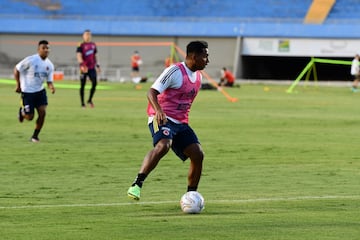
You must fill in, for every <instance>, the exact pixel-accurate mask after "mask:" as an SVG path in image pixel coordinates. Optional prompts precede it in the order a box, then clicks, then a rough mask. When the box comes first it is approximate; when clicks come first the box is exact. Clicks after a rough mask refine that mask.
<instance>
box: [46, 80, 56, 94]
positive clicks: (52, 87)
mask: <svg viewBox="0 0 360 240" xmlns="http://www.w3.org/2000/svg"><path fill="white" fill-rule="evenodd" d="M47 86H48V88H49V89H50V91H51V93H52V94H54V93H55V87H54V84H53V83H52V82H48V83H47Z"/></svg>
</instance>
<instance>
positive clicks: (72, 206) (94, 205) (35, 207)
mask: <svg viewBox="0 0 360 240" xmlns="http://www.w3.org/2000/svg"><path fill="white" fill-rule="evenodd" d="M331 199H353V200H359V199H360V195H353V196H332V195H329V196H300V197H278V198H254V199H233V200H208V201H206V203H215V204H217V203H255V202H277V201H301V200H331ZM178 202H179V201H158V202H153V201H149V202H135V201H134V202H126V203H88V204H86V203H85V204H58V205H23V206H8V207H5V206H0V209H45V208H76V207H116V206H130V205H158V204H175V203H178Z"/></svg>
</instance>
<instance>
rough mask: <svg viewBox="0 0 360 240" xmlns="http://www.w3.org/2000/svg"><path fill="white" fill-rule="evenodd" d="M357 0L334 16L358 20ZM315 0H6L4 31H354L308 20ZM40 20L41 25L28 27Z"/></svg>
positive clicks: (346, 1)
mask: <svg viewBox="0 0 360 240" xmlns="http://www.w3.org/2000/svg"><path fill="white" fill-rule="evenodd" d="M354 1H355V0H342V1H337V2H336V4H335V5H334V8H333V10H332V11H331V12H330V14H329V17H330V18H331V19H337V18H341V19H344V18H352V19H354V18H355V17H356V16H357V12H358V11H356V10H353V9H352V10H351V11H347V12H346V10H343V9H348V10H350V8H351V7H353V6H354V5H355V4H354ZM311 3H312V0H293V1H291V4H289V1H288V0H242V1H234V0H208V1H206V0H192V1H191V0H184V1H162V0H154V1H147V0H139V1H136V2H134V1H132V0H122V1H116V0H101V1H100V0H80V1H72V0H22V1H21V0H17V1H16V0H5V1H2V4H1V8H0V18H1V21H2V24H1V26H0V32H3V33H29V32H31V33H52V34H56V33H61V34H74V33H77V32H79V30H81V29H82V28H83V25H84V22H86V23H87V24H88V25H90V26H91V28H92V29H94V31H96V32H98V33H99V34H108V35H145V36H146V35H167V36H171V35H179V36H184V35H188V36H189V35H199V36H203V35H207V36H228V37H233V36H294V37H301V36H304V37H308V36H313V37H322V36H323V37H329V36H331V35H335V37H339V36H340V35H342V34H344V32H346V31H344V29H345V30H348V29H349V30H350V27H351V26H352V24H351V26H347V25H345V26H343V28H341V27H339V26H338V25H337V24H336V25H335V26H334V25H332V24H331V21H327V22H325V24H327V25H329V28H331V30H329V29H328V28H327V27H325V28H321V29H320V28H318V27H317V26H306V25H304V24H303V19H304V17H305V15H306V13H307V10H308V8H309V6H310V5H311ZM54 6H55V7H54ZM84 6H85V7H84ZM84 9H85V10H84ZM355 9H357V8H356V7H355ZM351 13H353V14H351ZM25 21H26V23H27V24H26V25H24V22H25ZM39 23H42V28H34V27H30V28H28V26H37V24H39ZM274 23H276V25H274ZM198 29H202V30H201V31H199V30H198ZM354 34H356V36H358V35H359V33H354V31H349V37H352V36H351V35H354ZM354 37H355V36H354Z"/></svg>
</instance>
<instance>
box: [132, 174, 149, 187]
mask: <svg viewBox="0 0 360 240" xmlns="http://www.w3.org/2000/svg"><path fill="white" fill-rule="evenodd" d="M146 177H147V174H145V173H139V174H138V175H137V177H136V179H135V181H134V183H133V184H132V185H131V186H135V184H136V185H138V186H139V187H142V185H143V183H144V181H145V178H146Z"/></svg>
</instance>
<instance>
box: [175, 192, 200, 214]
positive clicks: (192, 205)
mask: <svg viewBox="0 0 360 240" xmlns="http://www.w3.org/2000/svg"><path fill="white" fill-rule="evenodd" d="M180 207H181V210H182V211H183V212H184V213H200V212H201V211H202V210H203V209H204V208H205V201H204V198H203V196H202V195H201V194H200V193H199V192H197V191H189V192H186V193H185V194H184V195H183V196H182V197H181V199H180Z"/></svg>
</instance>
